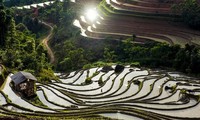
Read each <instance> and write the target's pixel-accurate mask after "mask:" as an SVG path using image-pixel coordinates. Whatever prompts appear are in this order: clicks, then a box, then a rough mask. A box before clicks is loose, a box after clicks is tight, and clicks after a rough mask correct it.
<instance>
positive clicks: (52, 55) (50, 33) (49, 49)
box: [42, 22, 55, 64]
mask: <svg viewBox="0 0 200 120" xmlns="http://www.w3.org/2000/svg"><path fill="white" fill-rule="evenodd" d="M42 24H44V25H46V26H47V27H49V28H50V31H49V34H48V35H47V37H45V38H44V39H43V40H42V44H44V45H45V47H46V48H47V52H48V54H49V57H50V63H51V64H53V63H54V62H55V56H54V53H53V51H52V50H51V48H50V47H49V45H48V41H49V40H50V39H51V37H52V34H53V27H52V26H51V25H50V24H49V23H46V22H42Z"/></svg>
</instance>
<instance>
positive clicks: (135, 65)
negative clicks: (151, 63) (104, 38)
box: [130, 62, 140, 67]
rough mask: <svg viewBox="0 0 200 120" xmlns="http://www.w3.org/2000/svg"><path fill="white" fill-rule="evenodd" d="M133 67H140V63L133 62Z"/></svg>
mask: <svg viewBox="0 0 200 120" xmlns="http://www.w3.org/2000/svg"><path fill="white" fill-rule="evenodd" d="M130 66H131V67H140V63H139V62H133V63H131V64H130Z"/></svg>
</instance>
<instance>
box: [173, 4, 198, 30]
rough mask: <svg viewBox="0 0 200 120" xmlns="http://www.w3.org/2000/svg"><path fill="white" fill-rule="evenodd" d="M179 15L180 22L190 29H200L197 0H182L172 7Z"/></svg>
mask: <svg viewBox="0 0 200 120" xmlns="http://www.w3.org/2000/svg"><path fill="white" fill-rule="evenodd" d="M173 9H174V10H175V12H177V13H180V14H181V17H182V20H183V21H184V22H185V23H186V24H187V25H189V26H190V27H192V28H195V29H200V4H199V3H198V1H197V0H184V1H183V2H181V3H179V4H176V5H174V6H173Z"/></svg>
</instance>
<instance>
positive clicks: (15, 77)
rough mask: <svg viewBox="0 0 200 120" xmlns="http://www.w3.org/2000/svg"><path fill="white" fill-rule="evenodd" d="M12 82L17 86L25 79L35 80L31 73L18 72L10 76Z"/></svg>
mask: <svg viewBox="0 0 200 120" xmlns="http://www.w3.org/2000/svg"><path fill="white" fill-rule="evenodd" d="M11 79H12V81H13V82H14V83H15V84H16V85H18V84H19V83H21V82H24V81H25V80H26V79H30V80H35V81H36V80H37V79H36V78H35V77H34V76H33V75H32V74H31V73H28V72H23V71H20V72H18V73H16V74H14V75H12V76H11Z"/></svg>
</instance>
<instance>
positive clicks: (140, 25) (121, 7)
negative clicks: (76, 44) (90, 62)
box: [74, 0, 200, 47]
mask: <svg viewBox="0 0 200 120" xmlns="http://www.w3.org/2000/svg"><path fill="white" fill-rule="evenodd" d="M177 2H179V1H177ZM171 5H172V3H158V2H156V1H155V0H149V1H143V0H138V1H135V0H132V1H129V2H127V1H126V0H103V1H102V2H101V3H100V4H99V6H98V7H96V11H97V12H98V18H97V19H96V20H94V21H91V20H90V19H89V18H88V17H87V15H86V14H83V15H82V16H80V18H77V20H75V22H74V24H75V25H76V26H78V27H79V28H80V29H81V31H82V35H83V36H85V37H90V38H95V39H104V38H107V37H111V38H114V39H117V40H123V39H125V38H127V37H131V36H132V35H133V34H134V35H136V42H144V41H145V40H155V41H159V42H166V43H168V44H179V45H181V46H182V47H184V46H185V44H187V43H188V44H195V45H199V39H200V32H199V31H195V30H192V29H190V28H187V27H186V26H183V25H180V24H177V23H175V22H172V21H171V19H172V16H171V15H172V13H171ZM177 18H178V16H177Z"/></svg>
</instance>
